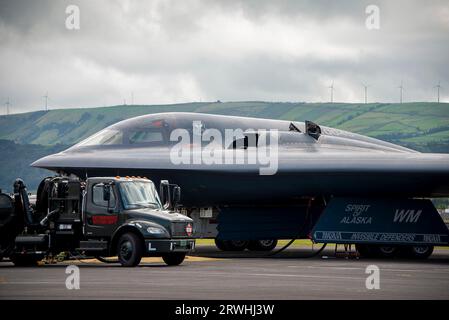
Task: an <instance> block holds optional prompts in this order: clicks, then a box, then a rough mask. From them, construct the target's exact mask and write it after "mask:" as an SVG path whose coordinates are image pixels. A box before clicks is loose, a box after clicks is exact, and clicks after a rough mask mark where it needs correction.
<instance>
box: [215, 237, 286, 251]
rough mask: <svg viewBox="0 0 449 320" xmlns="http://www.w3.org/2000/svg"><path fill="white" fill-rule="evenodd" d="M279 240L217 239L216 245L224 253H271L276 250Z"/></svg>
mask: <svg viewBox="0 0 449 320" xmlns="http://www.w3.org/2000/svg"><path fill="white" fill-rule="evenodd" d="M277 243H278V241H277V240H252V241H245V240H219V239H215V245H216V246H217V248H218V249H220V250H222V251H243V250H245V249H248V250H251V251H271V250H273V249H274V248H276V246H277Z"/></svg>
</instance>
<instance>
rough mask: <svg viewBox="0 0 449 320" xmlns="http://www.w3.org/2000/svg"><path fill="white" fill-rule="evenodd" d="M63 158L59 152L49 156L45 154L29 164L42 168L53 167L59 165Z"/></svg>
mask: <svg viewBox="0 0 449 320" xmlns="http://www.w3.org/2000/svg"><path fill="white" fill-rule="evenodd" d="M63 158H64V155H63V154H60V153H56V154H51V155H49V156H45V157H43V158H40V159H38V160H36V161H34V162H33V163H32V164H31V166H32V167H36V168H43V169H54V168H57V167H59V166H60V165H61V162H62V160H63Z"/></svg>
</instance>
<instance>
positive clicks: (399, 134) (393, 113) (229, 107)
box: [0, 101, 449, 152]
mask: <svg viewBox="0 0 449 320" xmlns="http://www.w3.org/2000/svg"><path fill="white" fill-rule="evenodd" d="M172 111H184V112H202V113H214V114H225V115H238V116H250V117H259V118H272V119H286V120H298V121H304V120H312V121H314V122H317V123H318V124H322V125H327V126H331V127H336V128H340V129H344V130H348V131H352V132H357V133H360V134H364V135H368V136H371V137H375V138H379V139H382V140H386V141H390V142H393V143H398V144H401V145H404V146H408V147H411V148H414V149H417V150H420V151H434V152H449V104H448V103H440V104H438V103H428V102H426V103H422V102H420V103H404V104H386V103H370V104H345V103H269V102H257V101H256V102H226V103H220V102H216V103H206V102H204V103H186V104H175V105H152V106H113V107H103V108H89V109H60V110H51V111H48V112H44V111H38V112H31V113H25V114H17V115H10V116H1V117H0V139H5V140H12V141H15V142H17V143H20V144H40V145H47V146H49V145H55V144H64V145H72V144H74V143H76V142H78V141H80V140H82V139H83V138H85V137H87V136H89V135H91V134H93V133H95V132H97V131H98V130H101V129H103V128H104V127H107V126H109V125H111V124H113V123H115V122H117V121H120V120H123V119H127V118H131V117H135V116H139V115H143V114H150V113H157V112H172Z"/></svg>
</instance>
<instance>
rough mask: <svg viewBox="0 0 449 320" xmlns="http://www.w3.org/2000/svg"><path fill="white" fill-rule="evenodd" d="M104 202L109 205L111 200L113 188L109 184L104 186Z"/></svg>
mask: <svg viewBox="0 0 449 320" xmlns="http://www.w3.org/2000/svg"><path fill="white" fill-rule="evenodd" d="M103 200H104V201H107V202H108V204H109V200H111V186H110V185H109V184H105V185H104V186H103Z"/></svg>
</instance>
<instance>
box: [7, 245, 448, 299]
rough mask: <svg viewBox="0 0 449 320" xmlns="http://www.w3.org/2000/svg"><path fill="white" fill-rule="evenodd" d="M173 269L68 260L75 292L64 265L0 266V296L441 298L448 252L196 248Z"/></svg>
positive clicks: (148, 263)
mask: <svg viewBox="0 0 449 320" xmlns="http://www.w3.org/2000/svg"><path fill="white" fill-rule="evenodd" d="M197 250H198V251H197V252H196V253H195V256H193V257H189V259H187V260H186V261H185V262H184V263H183V264H182V265H181V266H177V267H167V266H165V264H164V263H163V262H161V261H160V260H158V259H156V258H151V259H146V262H144V263H142V264H141V265H140V266H139V267H137V268H122V267H120V266H119V265H116V264H112V265H109V264H102V263H98V262H96V261H94V260H89V261H83V262H79V261H76V262H74V263H75V264H76V265H77V266H79V269H80V289H79V290H68V289H67V288H66V284H65V282H66V277H67V276H68V275H67V274H66V273H65V271H66V267H67V266H68V265H69V264H70V262H64V263H61V264H55V265H42V266H38V267H34V268H15V267H13V266H12V264H11V263H9V262H1V263H0V299H256V300H260V299H449V250H445V249H440V250H436V252H435V253H434V254H433V256H432V257H431V258H430V259H428V260H426V261H403V260H363V259H354V258H350V259H345V258H334V257H329V255H332V251H331V250H327V251H324V252H323V253H322V255H324V256H327V258H323V257H321V256H318V257H314V258H307V259H304V258H298V257H299V256H301V255H304V254H307V252H308V250H310V249H304V248H299V249H298V248H295V249H289V250H288V251H287V252H284V253H282V254H280V255H279V256H277V257H274V258H267V257H260V254H254V253H251V252H247V251H246V252H244V253H237V254H234V253H221V252H218V251H217V250H216V249H215V248H214V247H209V246H204V247H199V248H198V249H197ZM369 265H376V266H377V267H379V271H380V289H378V290H376V289H372V290H368V289H367V288H366V285H365V282H366V279H367V277H368V276H369V275H368V274H367V273H366V272H365V271H366V267H367V266H369Z"/></svg>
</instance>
